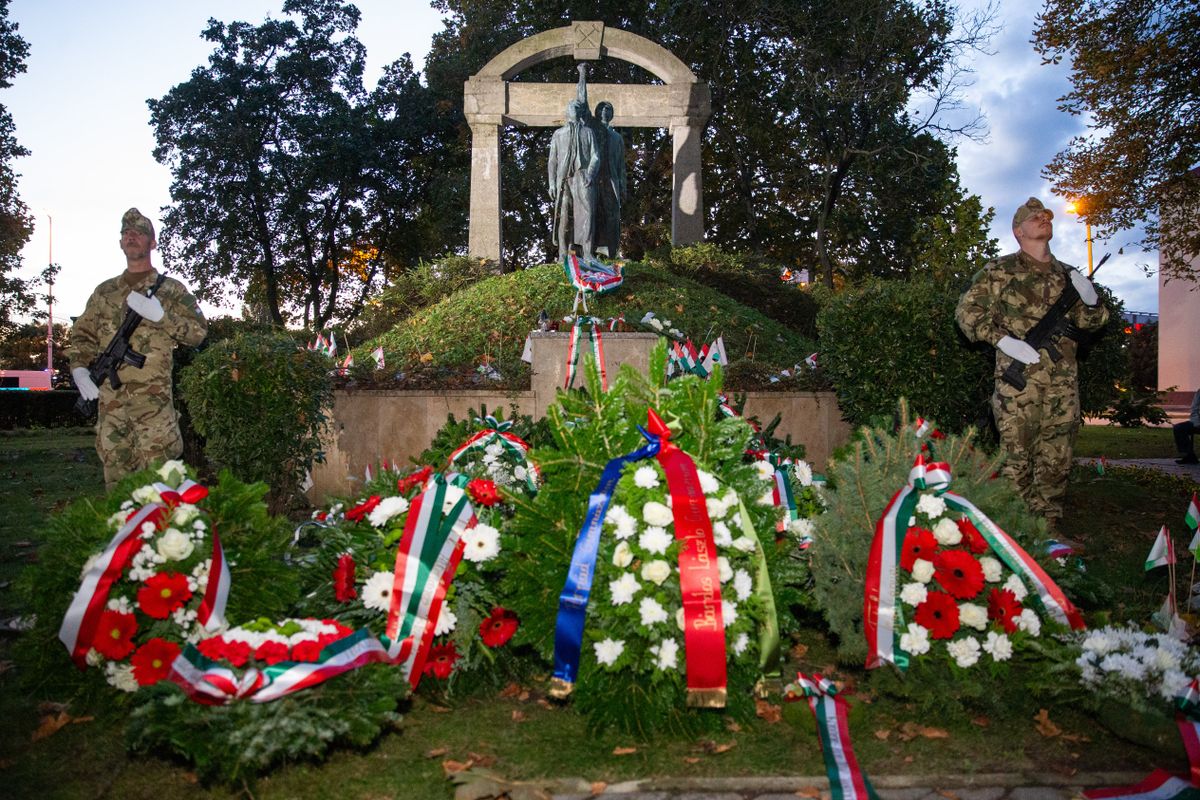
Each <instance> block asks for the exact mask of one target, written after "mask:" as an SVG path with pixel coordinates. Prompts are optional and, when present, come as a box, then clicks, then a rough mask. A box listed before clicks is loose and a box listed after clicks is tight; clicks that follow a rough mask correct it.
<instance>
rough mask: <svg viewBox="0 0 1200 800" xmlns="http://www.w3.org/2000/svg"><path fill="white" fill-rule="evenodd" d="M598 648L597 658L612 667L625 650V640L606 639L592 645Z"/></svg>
mask: <svg viewBox="0 0 1200 800" xmlns="http://www.w3.org/2000/svg"><path fill="white" fill-rule="evenodd" d="M592 647H593V648H595V650H596V660H597V661H599V662H600V663H601V664H603V665H604V666H606V667H611V666H612V665H613V664H615V663H616V661H617V659H618V658H620V657H621V653H624V652H625V642H623V641H621V640H619V639H605V640H604V641H601V642H596V643H594V644H593V645H592Z"/></svg>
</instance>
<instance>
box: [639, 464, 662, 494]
mask: <svg viewBox="0 0 1200 800" xmlns="http://www.w3.org/2000/svg"><path fill="white" fill-rule="evenodd" d="M633 485H634V486H638V487H640V488H642V489H653V488H654V487H656V486H658V485H659V482H658V470H656V469H655V468H654V467H650V466H643V467H638V468H637V471H636V472H634V473H633Z"/></svg>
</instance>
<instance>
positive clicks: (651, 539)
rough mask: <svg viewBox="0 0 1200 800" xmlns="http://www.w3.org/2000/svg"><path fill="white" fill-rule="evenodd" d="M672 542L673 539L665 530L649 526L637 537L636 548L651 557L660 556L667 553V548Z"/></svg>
mask: <svg viewBox="0 0 1200 800" xmlns="http://www.w3.org/2000/svg"><path fill="white" fill-rule="evenodd" d="M673 541H675V537H673V536H672V535H671V534H669V533H667V529H666V528H660V527H659V526H657V525H651V526H650V527H649V528H646V530H644V531H642V535H641V536H639V537H638V546H639V547H641V548H642V549H643V550H645V551H646V552H647V553H650V554H651V555H656V556H661V555H662V554H663V553H665V552H667V548H668V547H670V546H671V542H673Z"/></svg>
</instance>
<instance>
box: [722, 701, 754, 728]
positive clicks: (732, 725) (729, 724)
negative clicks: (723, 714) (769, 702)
mask: <svg viewBox="0 0 1200 800" xmlns="http://www.w3.org/2000/svg"><path fill="white" fill-rule="evenodd" d="M760 702H761V701H760ZM725 730H727V731H729V732H730V733H741V732H742V726H741V725H738V724H737V723H736V722H734V721H733V720H728V721H727V722H726V723H725Z"/></svg>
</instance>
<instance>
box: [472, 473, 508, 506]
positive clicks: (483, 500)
mask: <svg viewBox="0 0 1200 800" xmlns="http://www.w3.org/2000/svg"><path fill="white" fill-rule="evenodd" d="M467 491H468V492H470V494H471V499H472V500H474V501H475V502H476V503H478V504H479V505H481V506H494V505H496V503H499V502H500V492H498V491H496V484H495V483H494V482H492V481H489V480H485V479H484V478H476V479H475V480H473V481H471V482H470V483H468V484H467Z"/></svg>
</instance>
